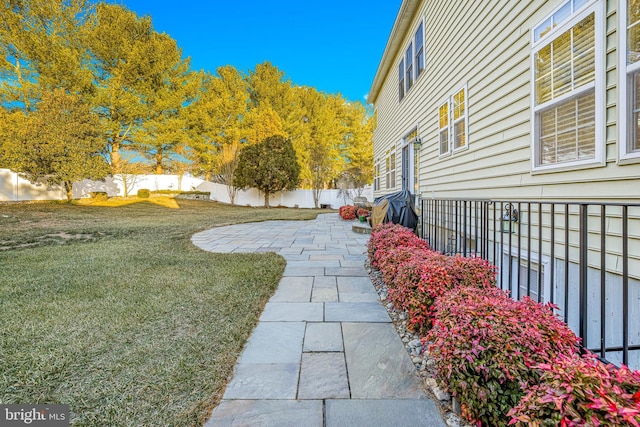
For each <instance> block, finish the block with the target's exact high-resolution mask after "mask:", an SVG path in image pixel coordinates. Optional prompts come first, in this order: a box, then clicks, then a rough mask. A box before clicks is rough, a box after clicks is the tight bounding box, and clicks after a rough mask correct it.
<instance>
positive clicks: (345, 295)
mask: <svg viewBox="0 0 640 427" xmlns="http://www.w3.org/2000/svg"><path fill="white" fill-rule="evenodd" d="M339 300H340V302H377V301H378V294H377V293H371V292H362V293H357V292H339Z"/></svg>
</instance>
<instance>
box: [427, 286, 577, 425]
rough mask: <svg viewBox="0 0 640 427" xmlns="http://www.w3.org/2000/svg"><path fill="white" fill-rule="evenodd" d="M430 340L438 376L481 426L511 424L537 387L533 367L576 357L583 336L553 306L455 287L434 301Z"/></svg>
mask: <svg viewBox="0 0 640 427" xmlns="http://www.w3.org/2000/svg"><path fill="white" fill-rule="evenodd" d="M426 340H428V341H431V342H432V344H431V346H430V351H431V353H432V355H433V356H434V357H435V359H436V368H437V378H438V380H439V381H440V382H441V383H443V384H444V385H446V386H447V387H448V389H449V390H450V391H451V392H452V394H453V395H454V396H457V397H458V398H459V400H460V403H461V406H462V409H463V416H464V417H465V418H467V419H468V420H470V421H472V422H476V423H477V424H478V423H479V424H478V425H489V426H506V425H507V423H508V421H509V418H507V413H508V412H509V410H510V409H511V408H513V407H514V406H515V405H516V404H518V402H519V401H520V399H521V397H522V396H523V395H524V391H523V390H524V389H525V387H527V386H528V385H533V384H535V383H536V382H537V381H538V379H539V371H538V370H537V369H535V368H533V366H535V365H539V364H541V363H550V362H551V361H552V360H553V359H555V358H556V357H557V356H558V355H560V354H573V353H574V352H575V351H576V348H577V345H578V338H577V337H576V336H575V334H574V333H573V332H572V331H571V330H570V329H569V327H568V326H567V325H566V324H564V323H563V322H562V321H561V320H560V319H558V318H557V317H556V316H555V315H554V314H553V312H552V307H551V306H549V305H542V304H539V303H536V302H534V301H532V300H531V299H529V298H525V299H524V300H523V301H514V300H513V299H511V298H509V296H508V295H507V294H506V293H505V292H503V291H501V290H499V289H497V288H495V287H487V288H484V289H478V288H477V287H475V288H474V287H455V288H454V289H452V290H451V291H449V292H447V293H446V294H445V295H443V296H442V297H440V298H438V299H437V301H436V303H435V317H434V322H433V328H432V329H431V330H430V331H429V333H428V334H427V337H426Z"/></svg>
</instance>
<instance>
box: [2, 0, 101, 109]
mask: <svg viewBox="0 0 640 427" xmlns="http://www.w3.org/2000/svg"><path fill="white" fill-rule="evenodd" d="M0 11H1V12H0V102H3V103H4V104H5V105H10V106H11V108H13V109H16V108H20V109H23V110H24V111H26V112H27V113H28V112H29V111H31V110H33V109H34V108H35V104H36V103H37V102H38V101H39V100H40V99H41V98H42V94H43V92H48V91H51V90H53V89H55V88H63V89H65V90H66V91H67V92H70V93H81V94H86V93H89V92H91V90H92V89H93V79H94V71H95V70H94V67H93V62H92V58H91V55H90V52H89V50H88V49H87V43H86V40H87V34H86V31H85V29H86V25H85V24H86V22H87V21H89V20H90V17H91V12H92V9H91V8H90V7H89V4H88V2H87V1H85V0H21V1H16V0H0Z"/></svg>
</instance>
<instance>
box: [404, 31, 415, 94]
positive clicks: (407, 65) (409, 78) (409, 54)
mask: <svg viewBox="0 0 640 427" xmlns="http://www.w3.org/2000/svg"><path fill="white" fill-rule="evenodd" d="M413 59H414V58H413V42H409V46H408V47H407V50H406V51H405V55H404V74H405V76H404V79H405V85H406V90H405V94H407V93H409V91H410V90H411V88H412V87H413V84H414V83H415V80H414V72H415V69H414V68H413Z"/></svg>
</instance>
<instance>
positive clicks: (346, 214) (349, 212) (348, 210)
mask: <svg viewBox="0 0 640 427" xmlns="http://www.w3.org/2000/svg"><path fill="white" fill-rule="evenodd" d="M357 210H358V208H357V207H355V206H351V205H345V206H340V208H339V209H338V214H340V218H342V219H345V220H352V219H356V211H357Z"/></svg>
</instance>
